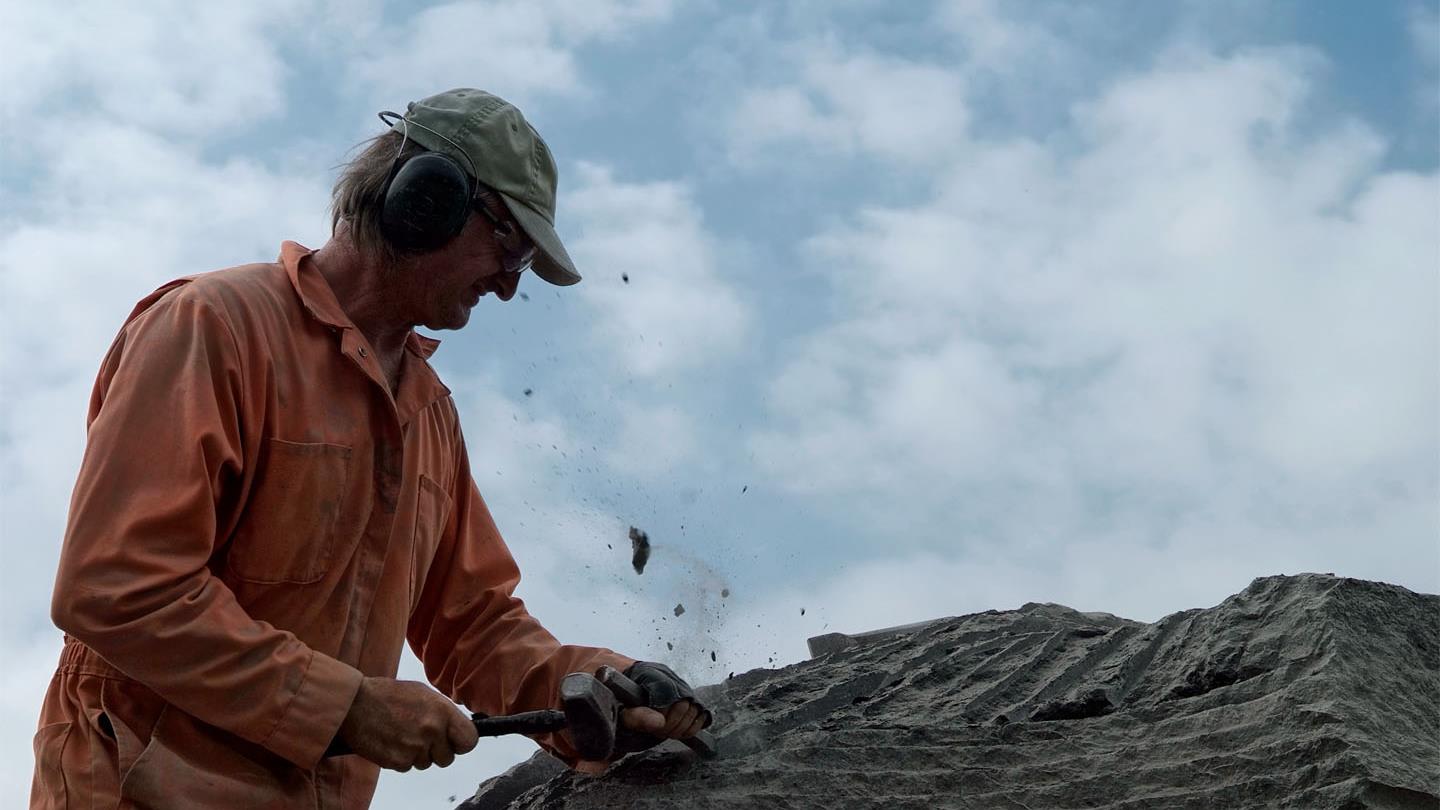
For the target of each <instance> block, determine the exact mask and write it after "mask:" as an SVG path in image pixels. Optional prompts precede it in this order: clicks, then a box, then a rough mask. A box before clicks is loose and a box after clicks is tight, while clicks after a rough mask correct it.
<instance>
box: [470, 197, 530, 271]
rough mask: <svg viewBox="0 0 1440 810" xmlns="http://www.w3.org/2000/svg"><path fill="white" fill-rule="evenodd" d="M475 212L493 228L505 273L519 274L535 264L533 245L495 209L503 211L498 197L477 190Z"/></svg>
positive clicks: (503, 204)
mask: <svg viewBox="0 0 1440 810" xmlns="http://www.w3.org/2000/svg"><path fill="white" fill-rule="evenodd" d="M474 205H475V210H476V211H478V212H480V214H481V215H482V216H484V217H485V218H486V219H488V220H490V224H491V225H493V226H494V227H495V241H496V242H498V243H499V244H500V251H501V253H503V254H504V255H503V256H502V257H501V262H500V263H501V264H502V265H503V266H504V268H505V272H507V273H515V274H517V275H518V274H520V273H523V272H525V271H526V270H527V269H528V268H529V267H530V265H531V264H533V263H534V262H535V243H534V242H532V241H530V237H528V236H526V235H525V232H524V231H522V230H521V229H520V228H518V227H516V225H515V223H513V222H510V221H509V220H506V219H501V218H500V215H499V214H497V213H495V209H499V210H501V211H504V210H505V203H504V201H502V200H501V199H500V197H499V196H498V195H496V194H495V193H494V192H492V191H489V190H487V189H483V188H482V189H477V190H476V191H475V199H474Z"/></svg>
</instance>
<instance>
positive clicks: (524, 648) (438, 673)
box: [408, 439, 634, 766]
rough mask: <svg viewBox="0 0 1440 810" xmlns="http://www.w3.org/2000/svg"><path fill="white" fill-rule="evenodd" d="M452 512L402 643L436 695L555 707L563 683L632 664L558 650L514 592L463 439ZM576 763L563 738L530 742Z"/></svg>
mask: <svg viewBox="0 0 1440 810" xmlns="http://www.w3.org/2000/svg"><path fill="white" fill-rule="evenodd" d="M459 457H460V464H459V470H458V472H457V474H456V479H455V480H456V483H455V487H454V490H453V492H452V498H454V507H453V509H452V510H451V517H450V520H449V521H448V523H447V525H446V527H445V531H444V534H443V536H442V537H441V540H440V545H439V546H438V547H437V549H436V552H435V557H434V559H433V561H432V562H431V565H430V569H429V572H428V575H427V576H426V579H425V586H424V589H423V590H422V592H421V595H420V599H419V602H418V604H417V606H416V609H415V611H414V613H412V614H411V617H410V626H409V633H408V635H409V639H410V644H411V647H412V648H413V649H414V650H415V654H416V655H417V656H418V657H419V658H420V660H421V661H422V662H423V663H424V665H425V674H426V676H427V677H428V678H429V679H430V682H431V683H432V684H434V685H435V687H436V688H437V689H439V690H440V691H442V692H444V693H445V694H447V695H449V696H450V698H451V699H452V700H454V701H456V702H458V703H462V704H464V705H466V706H468V707H470V709H471V710H472V711H480V712H484V713H485V714H488V715H498V714H512V713H515V712H523V711H530V710H533V709H545V708H559V706H560V697H559V693H560V681H561V679H563V678H564V677H565V676H566V675H567V674H569V673H571V672H594V671H595V670H596V669H598V668H599V667H600V666H601V665H604V664H609V665H611V666H613V667H616V668H617V669H620V670H624V669H626V668H628V667H629V666H630V665H631V664H632V663H634V660H633V659H631V658H627V657H625V656H623V655H620V654H618V653H615V652H613V651H611V650H607V649H604V648H601V647H580V646H575V645H569V644H561V643H560V642H558V641H556V640H555V637H554V636H552V635H551V634H550V632H549V631H547V630H546V629H545V628H544V627H542V626H541V624H540V622H539V621H538V620H536V619H535V617H533V616H531V615H530V614H529V612H527V611H526V610H525V603H524V602H523V601H521V600H520V599H519V598H517V597H516V596H515V587H516V585H518V584H519V583H520V569H519V568H518V567H517V566H516V565H515V560H514V558H513V557H511V555H510V550H509V548H507V547H506V545H505V541H504V539H503V538H501V536H500V531H499V529H497V528H496V526H495V521H494V519H493V518H492V517H491V515H490V510H489V509H488V508H487V507H486V506H485V501H484V499H483V498H481V496H480V490H479V488H478V487H476V485H475V481H474V480H473V479H472V478H471V476H470V460H469V457H468V455H467V453H466V450H465V445H464V440H463V439H461V440H460V453H459ZM533 739H534V740H535V741H536V742H537V743H539V744H540V746H541V747H542V748H544V749H545V750H546V751H548V752H550V753H551V754H553V755H555V756H556V757H557V758H559V759H561V760H562V761H564V762H565V763H567V764H569V765H571V766H574V765H575V764H576V763H577V762H578V761H579V757H578V756H577V755H576V752H575V749H574V747H573V746H572V745H571V743H570V741H569V739H567V737H566V736H565V735H564V734H563V733H562V734H545V735H538V736H536V737H534V738H533Z"/></svg>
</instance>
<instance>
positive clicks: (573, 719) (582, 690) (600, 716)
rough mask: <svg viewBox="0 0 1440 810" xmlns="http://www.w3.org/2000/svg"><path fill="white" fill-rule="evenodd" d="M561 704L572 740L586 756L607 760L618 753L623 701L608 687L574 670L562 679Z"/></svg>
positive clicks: (589, 675)
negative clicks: (617, 742) (617, 741)
mask: <svg viewBox="0 0 1440 810" xmlns="http://www.w3.org/2000/svg"><path fill="white" fill-rule="evenodd" d="M560 705H561V707H562V708H563V709H564V711H565V720H566V724H567V725H568V726H569V728H570V740H571V741H572V742H573V743H574V744H575V750H576V752H578V753H579V754H580V757H581V758H582V759H591V760H607V759H609V758H610V756H611V754H613V753H614V752H615V732H616V729H617V728H618V726H619V723H620V704H619V702H618V701H616V700H615V694H614V693H613V692H611V691H610V689H609V688H608V687H606V686H605V685H604V684H602V683H600V681H598V680H596V679H595V676H594V675H591V674H589V673H586V672H572V673H570V674H569V675H566V676H565V678H564V680H562V681H560Z"/></svg>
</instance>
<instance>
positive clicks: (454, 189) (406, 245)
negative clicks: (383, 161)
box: [380, 110, 475, 253]
mask: <svg viewBox="0 0 1440 810" xmlns="http://www.w3.org/2000/svg"><path fill="white" fill-rule="evenodd" d="M387 116H388V117H387ZM390 117H394V118H397V119H399V120H401V121H404V122H405V124H404V126H405V130H404V132H405V135H404V137H403V138H401V140H400V148H399V149H397V150H395V162H394V164H393V165H392V166H391V168H390V178H389V179H388V180H387V181H386V183H385V200H384V203H383V204H382V205H381V208H380V233H381V234H383V235H384V237H385V239H386V241H388V242H389V243H390V245H391V246H392V247H394V248H395V249H396V250H398V251H400V252H402V253H425V252H427V251H431V250H435V249H436V248H439V247H443V246H444V245H445V244H446V243H447V242H449V241H450V240H451V239H454V238H455V237H457V236H459V235H460V231H461V230H462V229H464V227H465V221H466V220H467V219H469V218H470V206H471V201H472V200H473V199H474V197H475V179H474V177H473V176H472V175H471V174H470V173H469V172H466V171H465V169H464V168H463V167H462V166H461V165H460V163H459V162H458V161H456V160H455V159H454V158H452V157H450V156H449V155H446V154H442V153H440V152H423V153H421V154H418V155H416V156H414V157H412V158H410V159H409V160H406V161H403V162H402V161H401V160H400V154H401V153H402V152H404V151H405V141H406V140H408V139H409V138H410V124H412V123H414V122H412V121H410V120H408V119H406V118H405V117H404V116H402V115H400V114H399V113H394V112H390V111H388V110H387V111H385V112H382V113H380V120H381V121H384V122H385V123H387V124H388V123H390ZM415 126H418V127H422V128H423V129H427V130H428V129H429V127H424V126H423V125H422V124H415ZM430 131H431V132H434V130H430ZM434 134H435V135H437V136H439V137H441V138H445V136H444V135H442V134H441V133H438V132H434ZM445 140H447V141H450V139H449V138H445ZM450 143H452V144H454V143H455V142H454V141H450ZM455 148H457V149H460V146H459V145H458V144H455ZM461 154H465V152H464V150H463V149H461ZM465 157H466V159H467V160H468V159H469V155H465Z"/></svg>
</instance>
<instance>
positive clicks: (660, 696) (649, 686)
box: [615, 661, 715, 754]
mask: <svg viewBox="0 0 1440 810" xmlns="http://www.w3.org/2000/svg"><path fill="white" fill-rule="evenodd" d="M625 677H627V678H629V679H630V680H632V681H634V682H635V683H636V684H637V685H638V686H639V687H640V689H641V691H643V692H644V693H645V705H646V706H649V707H650V708H652V709H654V710H656V711H658V712H660V713H661V714H664V713H665V710H666V709H668V708H670V707H671V706H672V705H674V704H675V703H677V702H679V701H682V700H688V701H690V702H692V703H694V704H695V707H696V708H697V709H698V710H699V711H700V712H701V713H703V714H704V715H705V725H704V726H703V728H708V727H709V726H710V724H711V723H712V722H714V720H715V716H714V714H713V713H711V711H710V710H709V709H707V708H705V706H704V704H702V703H701V702H700V701H698V700H696V699H695V690H694V689H692V688H691V687H690V684H688V683H686V682H685V679H684V678H682V677H680V676H679V675H676V674H675V670H673V669H671V668H670V667H667V666H665V665H664V664H657V663H654V662H652V661H636V662H635V663H634V664H631V665H630V668H629V669H627V670H625ZM662 741H663V738H661V737H656V736H653V735H650V734H645V733H643V732H639V731H632V730H630V729H621V730H619V731H618V732H617V733H616V736H615V750H616V753H617V754H629V753H633V752H635V751H643V750H645V749H647V748H653V747H654V746H656V745H659V744H660V743H661V742H662Z"/></svg>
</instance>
